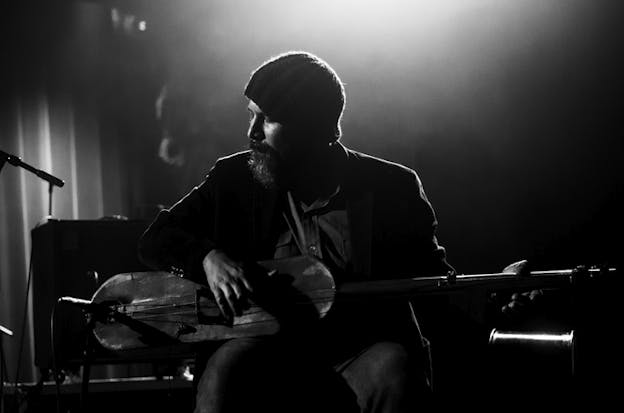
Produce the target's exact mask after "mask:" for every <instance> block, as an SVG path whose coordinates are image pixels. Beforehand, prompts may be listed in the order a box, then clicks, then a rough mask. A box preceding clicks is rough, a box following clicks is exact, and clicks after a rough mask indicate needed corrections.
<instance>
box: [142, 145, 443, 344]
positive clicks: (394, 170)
mask: <svg viewBox="0 0 624 413" xmlns="http://www.w3.org/2000/svg"><path fill="white" fill-rule="evenodd" d="M346 153H347V160H346V162H345V163H344V168H342V169H344V170H343V171H341V172H342V173H341V177H340V185H341V192H342V194H343V196H344V197H345V200H346V209H347V216H348V220H349V227H350V231H351V232H350V234H351V245H352V251H351V257H352V260H353V262H352V268H353V271H352V273H351V274H348V275H347V277H348V279H349V280H350V281H354V280H362V281H364V280H374V279H390V278H400V277H408V276H409V277H414V276H419V275H422V276H432V275H443V274H445V273H446V272H448V271H449V270H452V268H451V267H450V266H449V265H448V264H447V262H446V260H445V252H444V249H443V248H442V247H440V246H439V245H438V243H437V241H436V238H435V235H434V232H435V228H436V219H435V215H434V212H433V209H432V208H431V205H430V204H429V202H428V200H427V198H426V196H425V193H424V191H423V187H422V184H421V182H420V180H419V178H418V176H417V175H416V173H415V172H414V171H413V170H411V169H409V168H406V167H404V166H402V165H398V164H396V163H391V162H388V161H385V160H382V159H379V158H375V157H372V156H368V155H365V154H362V153H359V152H355V151H352V150H346ZM248 160H249V152H241V153H237V154H234V155H231V156H228V157H225V158H222V159H220V160H219V161H217V163H216V164H215V166H214V167H213V168H212V170H211V171H210V172H209V174H208V176H207V177H206V179H205V181H204V182H203V183H202V184H201V185H200V186H198V187H196V188H195V189H193V190H192V191H191V192H190V193H189V194H188V195H187V196H186V197H185V198H183V199H182V200H181V201H179V202H178V203H177V204H175V205H174V206H173V207H172V208H171V209H169V210H164V211H162V212H161V213H160V214H159V215H158V217H157V218H156V220H155V221H154V222H153V223H152V225H151V226H150V227H149V228H148V230H147V231H146V233H145V234H144V235H143V237H142V239H141V242H140V247H139V248H140V255H141V257H142V259H143V261H144V262H145V263H146V264H148V265H150V266H152V267H154V268H155V269H165V270H171V269H172V268H175V269H179V270H182V271H183V272H184V274H185V276H186V277H190V278H192V279H195V280H196V281H198V282H205V275H204V273H203V270H202V260H203V258H204V257H205V255H206V254H207V253H208V252H209V251H210V250H211V249H213V248H219V249H221V250H223V251H225V252H226V253H227V254H228V255H229V256H231V257H232V258H234V259H237V260H240V261H246V260H250V261H258V260H266V259H271V258H272V257H273V254H274V249H275V245H276V242H277V239H278V236H279V234H280V233H282V231H285V230H286V227H285V223H284V219H283V217H282V215H281V208H280V199H281V198H282V197H281V196H280V194H279V193H278V192H276V191H270V190H267V189H266V188H264V187H263V186H262V185H260V184H259V183H257V181H255V179H254V178H253V176H252V174H251V172H250V168H249V167H248ZM319 167H323V165H319ZM380 308H381V309H380ZM324 323H326V324H325V325H326V326H329V327H327V330H328V331H329V332H330V333H329V334H334V333H338V335H339V336H340V337H341V338H339V339H337V340H335V342H336V343H338V342H340V343H341V344H340V345H342V346H343V347H344V348H349V347H350V348H352V347H353V345H358V346H362V345H365V344H366V343H370V342H373V341H379V340H395V339H396V340H400V341H404V340H409V341H411V342H415V343H417V344H418V345H420V344H422V343H421V339H422V338H421V336H420V331H419V329H418V327H417V324H416V323H415V319H414V318H413V314H412V312H411V311H409V308H408V306H407V305H406V303H405V301H404V300H403V301H400V302H398V301H395V302H390V303H389V302H384V305H383V306H377V305H376V302H373V301H371V302H368V303H364V304H361V303H360V304H359V305H357V306H347V305H346V304H345V305H344V306H343V305H341V304H340V303H339V302H338V303H336V305H334V307H333V309H332V312H330V316H328V317H326V319H325V320H324ZM408 325H411V326H413V327H416V328H406V326H408ZM418 345H417V346H416V347H418Z"/></svg>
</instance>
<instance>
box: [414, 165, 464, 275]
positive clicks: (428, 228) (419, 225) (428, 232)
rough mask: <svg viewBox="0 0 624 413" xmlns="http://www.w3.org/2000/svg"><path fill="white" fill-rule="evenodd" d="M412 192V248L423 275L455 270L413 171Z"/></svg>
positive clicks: (432, 213) (434, 216)
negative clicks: (439, 238) (438, 237)
mask: <svg viewBox="0 0 624 413" xmlns="http://www.w3.org/2000/svg"><path fill="white" fill-rule="evenodd" d="M412 176H413V181H412V190H411V191H410V192H411V195H410V197H411V206H410V210H411V211H410V213H411V216H412V218H411V220H410V221H411V223H412V224H413V227H412V231H413V234H414V241H415V242H414V245H412V246H411V248H413V249H414V252H415V253H416V254H417V255H418V256H419V257H420V262H421V265H420V268H419V270H420V272H422V274H423V275H432V276H436V275H445V274H447V273H448V272H455V270H454V269H453V267H452V266H451V265H450V264H449V263H448V262H447V260H446V251H445V249H444V248H443V247H442V246H440V245H439V244H438V240H437V238H436V229H437V226H438V221H437V219H436V215H435V212H434V210H433V207H432V206H431V203H430V202H429V200H428V199H427V196H426V195H425V190H424V188H423V184H422V182H421V180H420V178H419V177H418V175H417V174H416V173H415V172H413V175H412Z"/></svg>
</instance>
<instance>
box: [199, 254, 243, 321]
mask: <svg viewBox="0 0 624 413" xmlns="http://www.w3.org/2000/svg"><path fill="white" fill-rule="evenodd" d="M203 267H204V272H205V273H206V280H207V281H208V286H209V287H210V290H211V291H212V294H213V295H214V297H215V301H216V302H217V305H218V306H219V309H220V310H221V314H223V316H224V317H225V318H226V319H227V320H228V321H232V319H233V318H234V315H237V316H240V315H241V314H242V311H243V309H244V308H245V307H246V306H247V297H248V295H249V293H250V292H252V288H251V285H250V284H249V282H248V281H247V279H246V278H245V274H244V272H243V269H242V267H241V266H240V265H239V264H238V263H236V262H235V261H233V260H232V259H231V258H230V257H228V256H227V255H226V254H225V253H224V252H223V251H221V250H218V249H214V250H212V251H210V252H209V253H208V254H207V255H206V257H204V261H203Z"/></svg>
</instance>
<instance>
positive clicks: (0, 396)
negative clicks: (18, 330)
mask: <svg viewBox="0 0 624 413" xmlns="http://www.w3.org/2000/svg"><path fill="white" fill-rule="evenodd" d="M0 169H2V162H0ZM4 334H6V335H7V336H12V335H13V332H12V331H11V330H9V329H8V328H6V327H4V326H3V325H2V324H0V413H4V376H5V374H6V360H5V358H4V347H3V345H2V336H3V335H4Z"/></svg>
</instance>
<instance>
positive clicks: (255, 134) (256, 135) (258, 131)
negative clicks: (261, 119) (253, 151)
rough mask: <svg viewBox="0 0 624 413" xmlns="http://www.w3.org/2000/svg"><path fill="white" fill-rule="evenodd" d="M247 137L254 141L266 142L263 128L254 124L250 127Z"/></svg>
mask: <svg viewBox="0 0 624 413" xmlns="http://www.w3.org/2000/svg"><path fill="white" fill-rule="evenodd" d="M247 137H248V138H249V139H251V140H254V141H261V140H264V134H263V133H262V128H260V127H258V126H257V125H256V124H255V123H253V124H252V125H251V126H249V130H248V131H247Z"/></svg>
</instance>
